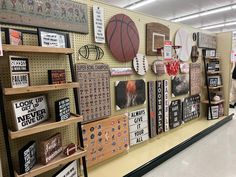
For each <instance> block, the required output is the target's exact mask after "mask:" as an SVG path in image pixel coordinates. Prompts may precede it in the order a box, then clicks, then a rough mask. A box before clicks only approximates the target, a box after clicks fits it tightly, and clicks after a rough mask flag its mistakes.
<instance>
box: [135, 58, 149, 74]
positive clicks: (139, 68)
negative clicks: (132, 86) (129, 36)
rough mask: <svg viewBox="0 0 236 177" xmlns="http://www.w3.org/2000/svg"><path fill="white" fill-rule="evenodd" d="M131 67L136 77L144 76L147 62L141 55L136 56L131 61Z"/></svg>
mask: <svg viewBox="0 0 236 177" xmlns="http://www.w3.org/2000/svg"><path fill="white" fill-rule="evenodd" d="M133 67H134V70H135V71H136V72H137V74H138V75H141V76H143V75H145V74H146V73H147V71H148V62H147V58H146V56H145V55H143V54H137V56H136V57H135V58H134V59H133Z"/></svg>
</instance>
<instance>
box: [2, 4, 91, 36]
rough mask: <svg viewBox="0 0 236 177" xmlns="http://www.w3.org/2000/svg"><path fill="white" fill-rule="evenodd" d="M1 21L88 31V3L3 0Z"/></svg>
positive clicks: (80, 31) (81, 31)
mask: <svg viewBox="0 0 236 177" xmlns="http://www.w3.org/2000/svg"><path fill="white" fill-rule="evenodd" d="M0 21H1V22H3V23H8V24H17V25H25V26H34V27H43V28H51V29H58V30H64V31H73V32H79V33H88V12H87V5H86V4H82V3H78V2H75V1H68V0H57V1H54V0H45V1H36V0H29V1H15V0H14V1H5V0H4V1H2V5H1V6H0Z"/></svg>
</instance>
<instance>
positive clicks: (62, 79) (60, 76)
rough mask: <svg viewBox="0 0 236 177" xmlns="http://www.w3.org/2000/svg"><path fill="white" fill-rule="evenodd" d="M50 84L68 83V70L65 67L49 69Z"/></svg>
mask: <svg viewBox="0 0 236 177" xmlns="http://www.w3.org/2000/svg"><path fill="white" fill-rule="evenodd" d="M48 83H49V84H63V83H66V71H65V70H64V69H57V70H55V69H54V70H48Z"/></svg>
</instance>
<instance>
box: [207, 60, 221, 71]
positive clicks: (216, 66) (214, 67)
mask: <svg viewBox="0 0 236 177" xmlns="http://www.w3.org/2000/svg"><path fill="white" fill-rule="evenodd" d="M207 71H211V72H215V71H220V62H219V61H210V62H209V63H208V64H207Z"/></svg>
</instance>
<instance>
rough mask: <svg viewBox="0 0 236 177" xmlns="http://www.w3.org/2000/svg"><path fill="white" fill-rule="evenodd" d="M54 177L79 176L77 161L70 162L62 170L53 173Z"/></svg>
mask: <svg viewBox="0 0 236 177" xmlns="http://www.w3.org/2000/svg"><path fill="white" fill-rule="evenodd" d="M53 177H78V167H77V161H76V160H75V161H74V162H72V163H70V164H68V165H67V166H66V167H64V168H63V169H62V170H61V171H60V172H58V173H57V174H55V175H53Z"/></svg>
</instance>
